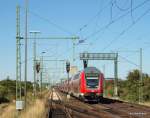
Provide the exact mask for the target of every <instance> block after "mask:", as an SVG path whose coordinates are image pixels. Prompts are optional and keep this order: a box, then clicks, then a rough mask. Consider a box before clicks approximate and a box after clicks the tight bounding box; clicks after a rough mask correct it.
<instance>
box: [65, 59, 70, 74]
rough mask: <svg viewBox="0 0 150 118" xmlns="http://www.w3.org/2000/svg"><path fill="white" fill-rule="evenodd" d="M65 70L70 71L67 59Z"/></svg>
mask: <svg viewBox="0 0 150 118" xmlns="http://www.w3.org/2000/svg"><path fill="white" fill-rule="evenodd" d="M66 71H67V73H69V72H70V62H69V61H67V62H66Z"/></svg>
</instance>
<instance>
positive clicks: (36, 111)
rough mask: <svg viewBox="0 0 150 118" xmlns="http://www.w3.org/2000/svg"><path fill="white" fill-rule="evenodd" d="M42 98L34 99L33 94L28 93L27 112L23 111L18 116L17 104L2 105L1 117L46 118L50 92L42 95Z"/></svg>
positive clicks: (0, 107) (0, 109) (0, 106)
mask: <svg viewBox="0 0 150 118" xmlns="http://www.w3.org/2000/svg"><path fill="white" fill-rule="evenodd" d="M42 96H44V97H40V96H38V97H37V99H34V98H33V96H32V94H31V93H28V97H27V110H26V111H21V112H20V113H19V115H17V112H16V107H15V102H12V103H9V104H1V105H0V111H1V112H0V117H1V118H17V116H18V118H44V117H46V111H47V108H46V103H47V98H48V96H49V93H48V91H45V92H43V93H42Z"/></svg>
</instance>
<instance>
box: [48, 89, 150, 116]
mask: <svg viewBox="0 0 150 118" xmlns="http://www.w3.org/2000/svg"><path fill="white" fill-rule="evenodd" d="M52 94H55V95H51V96H53V99H52V98H51V99H52V102H50V103H51V108H52V110H51V115H50V116H51V117H49V118H150V108H149V107H145V106H141V105H136V104H129V103H125V102H121V101H117V100H111V99H104V101H102V102H100V103H84V102H81V101H80V100H78V99H76V98H74V97H71V98H70V100H67V99H66V94H64V93H61V92H59V91H55V92H54V91H53V92H52ZM55 96H58V97H55ZM59 116H60V117H59Z"/></svg>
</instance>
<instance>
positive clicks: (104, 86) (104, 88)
mask: <svg viewBox="0 0 150 118" xmlns="http://www.w3.org/2000/svg"><path fill="white" fill-rule="evenodd" d="M103 75H104V80H103V81H104V85H103V91H104V92H103V93H104V97H105V96H106V80H105V79H106V78H105V64H104V65H103Z"/></svg>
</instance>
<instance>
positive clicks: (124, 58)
mask: <svg viewBox="0 0 150 118" xmlns="http://www.w3.org/2000/svg"><path fill="white" fill-rule="evenodd" d="M118 56H119V57H120V58H121V59H123V60H125V61H126V62H128V63H130V64H132V65H134V66H136V67H139V65H138V64H136V63H134V62H132V61H130V60H129V59H127V58H126V57H123V56H121V55H118Z"/></svg>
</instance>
